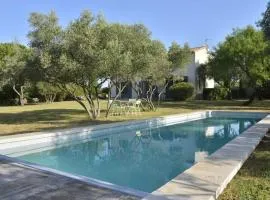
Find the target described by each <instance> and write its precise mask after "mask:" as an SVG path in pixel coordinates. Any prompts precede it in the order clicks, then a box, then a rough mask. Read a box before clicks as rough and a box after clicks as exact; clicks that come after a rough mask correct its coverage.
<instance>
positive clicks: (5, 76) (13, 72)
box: [0, 43, 31, 105]
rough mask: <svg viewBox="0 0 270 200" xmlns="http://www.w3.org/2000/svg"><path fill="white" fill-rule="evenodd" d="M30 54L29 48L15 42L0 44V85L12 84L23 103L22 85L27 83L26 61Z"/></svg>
mask: <svg viewBox="0 0 270 200" xmlns="http://www.w3.org/2000/svg"><path fill="white" fill-rule="evenodd" d="M30 55H31V52H30V50H29V49H27V48H26V47H25V46H23V45H20V44H16V43H4V44H0V57H1V60H0V77H1V83H0V84H1V85H5V84H9V85H12V88H13V90H14V92H15V93H16V94H17V95H18V96H19V99H20V104H21V105H24V102H25V97H24V87H25V84H26V83H27V70H28V68H27V63H28V59H29V57H30Z"/></svg>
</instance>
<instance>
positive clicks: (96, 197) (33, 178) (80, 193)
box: [0, 157, 140, 200]
mask: <svg viewBox="0 0 270 200" xmlns="http://www.w3.org/2000/svg"><path fill="white" fill-rule="evenodd" d="M0 199H1V200H37V199H39V200H47V199H50V200H54V199H57V200H62V199H63V200H71V199H72V200H74V199H75V200H76V199H80V200H84V199H87V200H101V199H102V200H104V199H105V200H106V199H108V200H109V199H111V200H117V199H119V200H137V199H140V198H138V197H135V196H132V195H128V194H124V193H121V192H118V191H113V190H110V189H105V188H101V187H98V186H94V185H90V184H86V183H84V182H81V181H78V180H75V179H72V178H69V177H65V176H61V175H58V174H53V173H49V172H44V171H41V170H38V169H34V168H30V167H26V166H21V165H19V164H17V163H14V162H12V161H9V160H6V159H4V158H1V157H0Z"/></svg>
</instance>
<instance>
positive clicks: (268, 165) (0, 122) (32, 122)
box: [0, 101, 270, 200]
mask: <svg viewBox="0 0 270 200" xmlns="http://www.w3.org/2000/svg"><path fill="white" fill-rule="evenodd" d="M242 104H243V102H242V101H186V102H164V103H163V104H162V105H161V106H160V108H159V109H158V110H157V111H156V112H143V113H142V115H140V116H134V115H133V116H111V117H109V118H108V119H106V118H105V117H104V110H102V115H101V117H100V119H98V120H95V121H94V120H89V119H88V116H87V115H86V114H85V112H84V110H83V109H82V108H81V107H80V105H79V104H78V103H76V102H72V101H69V102H59V103H53V104H38V105H27V106H24V107H21V106H12V107H0V130H1V132H0V136H1V135H10V134H19V133H24V132H34V131H44V130H47V129H53V128H63V127H65V128H67V127H74V126H80V125H91V124H102V123H111V122H116V121H124V120H131V119H142V118H151V117H156V116H162V115H169V114H177V113H186V112H192V111H198V110H233V111H236V110H239V111H262V112H270V101H257V102H254V103H253V104H252V105H250V106H242ZM105 106H106V102H105V101H102V109H104V108H105ZM238 199H239V200H244V199H245V200H252V199H260V200H264V199H270V139H269V138H268V139H267V138H265V139H264V141H263V142H262V143H261V144H260V145H259V146H258V147H257V149H256V150H255V151H254V152H253V154H252V155H251V156H250V158H249V159H248V160H247V161H246V163H245V164H244V166H243V167H242V168H241V170H240V171H239V173H238V174H237V175H236V176H235V178H234V179H233V180H232V181H231V183H230V184H229V185H228V187H227V188H226V190H225V191H224V192H223V194H222V195H221V196H220V198H219V200H238Z"/></svg>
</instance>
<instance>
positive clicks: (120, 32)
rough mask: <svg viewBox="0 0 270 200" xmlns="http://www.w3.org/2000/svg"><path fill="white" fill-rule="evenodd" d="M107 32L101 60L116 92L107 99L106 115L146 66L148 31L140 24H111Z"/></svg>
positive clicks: (147, 61)
mask: <svg viewBox="0 0 270 200" xmlns="http://www.w3.org/2000/svg"><path fill="white" fill-rule="evenodd" d="M108 31H109V33H108V34H107V43H106V47H105V48H104V54H103V55H104V59H103V61H104V62H105V63H106V64H105V65H106V66H107V67H106V69H107V77H108V78H109V80H110V83H111V84H113V85H114V86H115V87H116V91H117V94H116V96H115V97H114V98H113V99H112V100H111V102H110V99H109V101H108V109H107V112H106V116H108V114H109V111H110V109H111V105H112V104H113V102H114V101H115V100H116V99H117V98H119V97H120V95H121V93H122V92H123V90H124V89H125V88H126V87H127V85H128V84H130V83H131V82H133V81H134V79H135V78H136V77H138V76H139V75H140V74H141V72H142V71H143V69H145V68H146V67H147V66H148V63H149V60H148V50H149V45H150V42H151V39H150V32H149V31H148V29H147V28H146V27H144V26H143V25H141V24H134V25H121V24H111V25H110V27H109V29H108Z"/></svg>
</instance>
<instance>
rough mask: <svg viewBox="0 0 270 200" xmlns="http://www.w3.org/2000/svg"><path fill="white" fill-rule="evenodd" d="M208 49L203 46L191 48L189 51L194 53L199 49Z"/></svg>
mask: <svg viewBox="0 0 270 200" xmlns="http://www.w3.org/2000/svg"><path fill="white" fill-rule="evenodd" d="M205 48H206V49H208V45H203V46H200V47H193V48H191V51H193V52H195V51H199V50H201V49H205Z"/></svg>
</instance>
